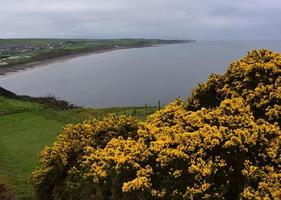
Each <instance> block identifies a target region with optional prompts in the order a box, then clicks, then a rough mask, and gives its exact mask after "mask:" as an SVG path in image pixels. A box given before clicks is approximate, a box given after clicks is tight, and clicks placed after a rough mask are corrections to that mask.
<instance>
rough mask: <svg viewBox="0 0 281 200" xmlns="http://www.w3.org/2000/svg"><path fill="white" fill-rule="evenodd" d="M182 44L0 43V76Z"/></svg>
mask: <svg viewBox="0 0 281 200" xmlns="http://www.w3.org/2000/svg"><path fill="white" fill-rule="evenodd" d="M186 42H191V41H189V40H188V41H185V40H158V39H0V72H2V73H5V72H7V71H13V70H15V66H20V65H25V66H24V67H28V65H29V64H33V65H34V64H35V65H36V64H40V62H42V61H49V60H51V59H57V58H61V57H66V56H73V55H78V54H82V53H91V52H95V53H99V52H103V51H111V50H115V49H124V48H136V47H148V46H153V45H162V44H173V43H186Z"/></svg>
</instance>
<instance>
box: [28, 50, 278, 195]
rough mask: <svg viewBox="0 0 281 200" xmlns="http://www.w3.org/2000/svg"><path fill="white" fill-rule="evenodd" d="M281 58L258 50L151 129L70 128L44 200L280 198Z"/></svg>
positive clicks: (150, 122) (164, 113)
mask: <svg viewBox="0 0 281 200" xmlns="http://www.w3.org/2000/svg"><path fill="white" fill-rule="evenodd" d="M280 77H281V55H280V54H278V53H273V52H271V51H268V50H260V51H258V50H255V51H253V52H251V53H249V54H248V55H247V56H246V57H244V58H242V59H241V60H239V61H236V62H234V63H232V64H231V65H230V67H229V69H228V70H227V71H226V73H225V74H224V75H221V76H220V75H215V74H213V75H211V76H210V78H209V80H208V81H207V82H206V83H202V84H199V85H198V87H197V88H195V89H194V90H193V93H192V95H191V97H189V98H188V100H180V99H177V100H176V101H174V102H172V103H171V104H169V105H167V106H166V107H165V108H164V109H162V110H160V111H159V112H156V113H155V114H153V115H151V116H149V117H148V118H147V120H146V121H145V122H140V121H138V120H137V119H135V118H132V117H125V116H122V117H116V116H110V117H108V118H105V119H104V120H103V121H97V120H90V121H85V122H84V123H82V124H77V125H68V126H67V127H66V128H65V129H64V131H63V133H62V134H61V135H60V136H59V137H58V139H57V141H56V142H55V143H54V145H53V146H51V147H46V148H45V149H44V150H43V151H42V153H41V165H40V167H39V168H37V169H36V170H35V171H34V172H33V175H32V183H33V185H34V187H35V191H36V194H37V196H38V198H39V199H97V200H103V199H167V200H168V199H260V200H263V199H281V189H280V188H281V150H280V147H281V130H280V118H281V114H280V113H281V112H280V111H281V78H280Z"/></svg>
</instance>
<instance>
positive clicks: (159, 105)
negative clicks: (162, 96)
mask: <svg viewBox="0 0 281 200" xmlns="http://www.w3.org/2000/svg"><path fill="white" fill-rule="evenodd" d="M160 109H161V102H160V101H158V110H160Z"/></svg>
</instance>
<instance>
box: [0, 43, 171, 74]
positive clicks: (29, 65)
mask: <svg viewBox="0 0 281 200" xmlns="http://www.w3.org/2000/svg"><path fill="white" fill-rule="evenodd" d="M162 45H167V44H160V45H141V46H127V47H126V46H124V47H118V48H114V47H112V48H107V49H98V50H92V51H85V52H79V53H74V54H71V55H65V56H58V57H55V58H48V59H43V60H39V61H34V62H31V63H25V64H19V65H14V66H10V67H7V68H0V76H5V75H8V74H10V73H16V72H19V71H23V70H26V69H32V68H37V67H43V66H45V65H49V64H52V63H55V62H58V61H65V60H68V59H71V58H77V57H81V56H87V55H91V54H99V53H106V52H111V51H116V50H124V49H135V48H146V47H156V46H162Z"/></svg>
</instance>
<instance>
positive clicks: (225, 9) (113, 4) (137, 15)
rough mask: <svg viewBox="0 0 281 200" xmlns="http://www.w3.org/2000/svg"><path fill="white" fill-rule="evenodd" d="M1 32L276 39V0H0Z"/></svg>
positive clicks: (279, 35)
mask: <svg viewBox="0 0 281 200" xmlns="http://www.w3.org/2000/svg"><path fill="white" fill-rule="evenodd" d="M0 5H1V7H0V37H1V38H7V37H10V38H15V37H55V38H166V39H167V38H170V39H196V40H244V39H281V0H193V1H191V0H0Z"/></svg>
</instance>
